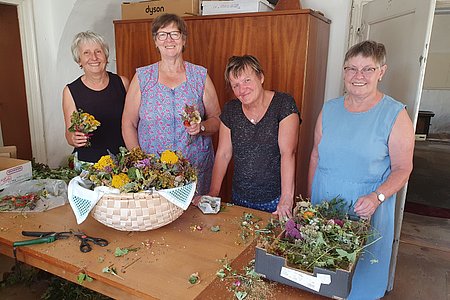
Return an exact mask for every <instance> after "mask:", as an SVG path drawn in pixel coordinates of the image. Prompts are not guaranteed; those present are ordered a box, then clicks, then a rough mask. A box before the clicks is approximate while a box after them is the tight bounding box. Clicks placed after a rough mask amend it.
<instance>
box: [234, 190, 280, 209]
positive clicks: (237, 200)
mask: <svg viewBox="0 0 450 300" xmlns="http://www.w3.org/2000/svg"><path fill="white" fill-rule="evenodd" d="M279 201H280V196H278V197H277V198H275V199H274V200H272V201H269V202H252V201H247V200H244V199H242V198H241V197H239V195H237V194H236V193H234V192H233V195H232V200H231V203H233V204H236V205H239V206H244V207H248V208H253V209H257V210H262V211H266V212H270V213H272V212H274V211H276V210H277V205H278V202H279Z"/></svg>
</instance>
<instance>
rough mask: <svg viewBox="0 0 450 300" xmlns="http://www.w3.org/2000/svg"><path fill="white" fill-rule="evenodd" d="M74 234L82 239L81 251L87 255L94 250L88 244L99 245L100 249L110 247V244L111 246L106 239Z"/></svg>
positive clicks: (80, 233)
mask: <svg viewBox="0 0 450 300" xmlns="http://www.w3.org/2000/svg"><path fill="white" fill-rule="evenodd" d="M72 234H73V235H74V236H76V237H78V238H79V239H80V241H81V244H80V251H81V252H83V253H86V252H89V251H91V250H92V247H91V245H90V244H89V243H88V242H92V243H94V244H95V245H99V246H100V247H105V246H108V244H109V242H108V241H107V240H105V239H102V238H96V237H91V236H87V235H86V234H84V233H83V232H72Z"/></svg>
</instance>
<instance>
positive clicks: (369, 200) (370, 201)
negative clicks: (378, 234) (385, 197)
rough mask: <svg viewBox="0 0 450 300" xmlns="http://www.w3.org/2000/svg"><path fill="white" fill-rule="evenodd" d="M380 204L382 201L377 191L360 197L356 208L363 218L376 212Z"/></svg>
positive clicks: (356, 211)
mask: <svg viewBox="0 0 450 300" xmlns="http://www.w3.org/2000/svg"><path fill="white" fill-rule="evenodd" d="M379 205H380V201H378V199H377V195H376V194H375V193H370V194H368V195H365V196H362V197H360V198H359V199H358V201H356V204H355V208H354V210H355V213H356V214H357V215H358V216H360V217H361V218H365V219H368V218H370V217H371V216H372V215H373V214H374V213H375V211H376V210H377V208H378V206H379Z"/></svg>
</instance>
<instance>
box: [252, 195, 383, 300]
mask: <svg viewBox="0 0 450 300" xmlns="http://www.w3.org/2000/svg"><path fill="white" fill-rule="evenodd" d="M348 210H349V208H348V206H347V205H346V203H345V201H344V200H343V199H340V198H337V197H336V198H334V199H332V200H330V201H329V202H326V201H324V202H322V203H321V204H319V205H316V206H313V205H312V204H311V202H307V201H300V202H298V203H297V206H296V208H295V209H294V214H293V218H291V219H289V220H288V221H287V222H286V223H285V225H284V228H283V229H284V230H283V232H282V233H281V234H280V235H275V234H273V235H272V236H265V237H264V238H263V239H262V240H260V243H259V246H258V248H257V256H256V271H257V272H258V273H262V274H265V275H267V274H266V272H269V273H270V272H271V274H269V275H268V276H267V278H268V279H272V280H277V279H279V278H280V275H279V274H280V273H278V274H276V273H277V272H275V271H269V270H268V269H266V264H267V261H266V260H270V259H275V258H277V259H282V260H284V261H285V263H286V265H287V266H289V267H290V268H292V269H289V270H285V273H283V274H284V276H283V275H281V276H282V277H285V278H290V276H292V278H294V277H295V278H297V279H298V278H299V277H298V275H299V274H300V273H301V274H302V275H299V276H300V277H301V276H304V277H303V278H307V280H306V279H305V280H300V279H299V280H294V281H292V286H295V287H298V288H303V289H304V287H306V288H307V290H308V289H309V290H313V291H315V292H318V293H319V294H321V295H325V296H329V297H334V296H338V297H341V298H346V297H347V295H348V292H349V290H345V291H344V290H342V291H336V290H334V287H339V286H344V287H348V286H351V284H350V285H349V284H348V282H347V281H349V282H351V278H352V274H353V270H354V266H355V265H356V262H357V259H358V257H359V256H360V254H362V252H363V251H364V249H365V248H366V247H367V246H369V245H370V244H373V243H375V242H376V241H378V240H379V239H380V238H381V237H379V235H378V236H377V234H376V233H374V232H373V231H372V230H371V227H370V223H369V221H368V220H362V219H360V220H350V219H349V216H348V214H347V212H348ZM366 241H369V244H367V245H365V242H366ZM269 254H270V255H269ZM365 259H370V257H366V258H365ZM258 260H259V261H258ZM372 262H376V260H372ZM296 269H298V271H295V270H296ZM294 273H295V274H294ZM337 273H340V274H341V275H339V274H337ZM274 274H275V275H274ZM318 274H321V275H322V274H323V275H324V274H327V276H329V279H330V281H328V279H327V280H325V281H321V280H323V278H322V279H321V278H320V276H318ZM272 275H274V276H273V277H271V276H272ZM296 276H297V277H296ZM333 276H336V277H333ZM291 280H292V279H291ZM339 280H346V282H344V283H342V285H340V284H339V283H338V282H339ZM325 282H329V283H328V284H327V287H326V288H325V290H323V287H324V286H325V284H324V283H325ZM288 284H289V283H288ZM290 285H291V284H290ZM319 291H320V292H319Z"/></svg>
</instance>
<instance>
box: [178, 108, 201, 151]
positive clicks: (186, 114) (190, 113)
mask: <svg viewBox="0 0 450 300" xmlns="http://www.w3.org/2000/svg"><path fill="white" fill-rule="evenodd" d="M181 120H182V121H183V125H184V127H186V128H188V127H190V126H191V125H194V124H200V122H201V121H202V117H201V116H200V112H199V111H198V110H197V109H196V108H195V106H194V105H187V104H186V105H185V106H184V110H183V112H182V113H181ZM191 143H192V135H191V134H189V133H188V144H191Z"/></svg>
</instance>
